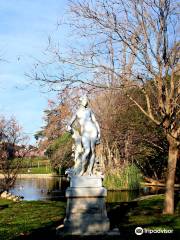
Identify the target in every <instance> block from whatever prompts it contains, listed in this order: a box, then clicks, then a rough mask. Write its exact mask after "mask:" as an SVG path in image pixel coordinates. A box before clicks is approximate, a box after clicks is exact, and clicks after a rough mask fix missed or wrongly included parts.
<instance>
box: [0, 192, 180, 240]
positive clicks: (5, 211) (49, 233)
mask: <svg viewBox="0 0 180 240" xmlns="http://www.w3.org/2000/svg"><path fill="white" fill-rule="evenodd" d="M65 207H66V202H62V201H22V202H19V203H13V202H11V201H7V200H2V199H0V240H10V239H13V240H19V239H35V240H54V239H56V236H55V228H56V227H57V226H58V225H60V224H62V223H63V218H64V216H65ZM162 207H163V196H162V195H160V196H154V197H151V198H148V199H144V200H141V201H138V202H135V201H134V202H122V203H107V210H108V216H109V219H110V224H111V228H116V227H118V228H119V229H120V236H100V237H99V236H98V237H97V236H95V237H81V238H77V237H64V238H62V237H60V238H58V239H69V240H70V239H71V240H76V239H93V240H95V239H98V240H104V239H111V240H114V239H122V240H126V239H127V240H129V239H153V240H154V239H171V240H173V239H180V238H178V234H179V231H180V216H179V215H178V214H179V212H180V203H176V214H175V215H174V216H168V215H167V216H163V215H162V214H161V212H162ZM137 226H139V227H142V228H147V229H157V228H158V229H173V230H174V233H173V234H143V235H141V236H136V235H135V233H134V230H135V228H136V227H137ZM149 237H151V238H149Z"/></svg>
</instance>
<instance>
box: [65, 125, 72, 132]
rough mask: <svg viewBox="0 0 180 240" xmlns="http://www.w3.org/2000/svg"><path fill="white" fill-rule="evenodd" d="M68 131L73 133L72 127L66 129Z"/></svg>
mask: <svg viewBox="0 0 180 240" xmlns="http://www.w3.org/2000/svg"><path fill="white" fill-rule="evenodd" d="M66 130H67V131H68V132H70V133H71V132H72V127H71V126H69V125H68V126H67V127H66Z"/></svg>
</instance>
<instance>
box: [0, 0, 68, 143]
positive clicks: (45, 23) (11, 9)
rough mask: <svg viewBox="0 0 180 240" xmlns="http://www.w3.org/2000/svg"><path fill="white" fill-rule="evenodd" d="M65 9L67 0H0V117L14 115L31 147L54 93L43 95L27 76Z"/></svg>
mask: <svg viewBox="0 0 180 240" xmlns="http://www.w3.org/2000/svg"><path fill="white" fill-rule="evenodd" d="M66 8H67V1H66V0H9V1H7V0H0V19H1V20H0V58H1V59H2V61H0V115H4V116H6V117H10V116H14V117H15V118H16V119H17V121H18V122H19V124H20V125H21V126H22V128H23V132H24V133H25V134H27V135H28V136H29V137H30V143H31V144H33V143H35V139H34V133H35V132H36V131H38V130H40V128H41V127H42V125H43V110H45V108H47V102H48V99H51V98H53V94H52V93H47V92H46V93H42V92H41V89H40V88H39V86H38V85H37V84H32V83H31V82H30V80H29V78H28V77H27V76H26V73H29V72H30V71H31V69H32V68H33V65H34V64H35V59H41V56H42V54H43V52H44V50H45V49H46V47H47V44H48V36H56V33H57V22H58V21H59V19H61V18H62V17H63V15H64V13H65V10H66ZM59 40H60V39H59ZM62 41H63V39H62Z"/></svg>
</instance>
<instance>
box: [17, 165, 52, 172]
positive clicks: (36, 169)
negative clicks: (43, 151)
mask: <svg viewBox="0 0 180 240" xmlns="http://www.w3.org/2000/svg"><path fill="white" fill-rule="evenodd" d="M19 173H25V174H26V173H27V174H28V168H22V169H20V171H19ZM29 173H30V174H49V173H53V171H52V169H51V167H50V166H48V167H46V166H39V167H32V168H30V172H29Z"/></svg>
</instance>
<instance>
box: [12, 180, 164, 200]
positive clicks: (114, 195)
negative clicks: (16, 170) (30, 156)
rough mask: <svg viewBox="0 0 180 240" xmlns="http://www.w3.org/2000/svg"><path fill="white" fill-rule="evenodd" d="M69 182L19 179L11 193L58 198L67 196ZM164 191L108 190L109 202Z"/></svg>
mask: <svg viewBox="0 0 180 240" xmlns="http://www.w3.org/2000/svg"><path fill="white" fill-rule="evenodd" d="M67 186H68V182H67V180H66V178H65V177H61V178H59V177H53V178H26V179H25V178H24V179H17V181H16V184H15V186H14V188H13V189H12V190H11V191H10V192H11V193H13V194H15V195H18V196H23V197H24V200H58V199H62V198H64V196H65V189H66V188H67ZM156 193H164V189H159V188H157V187H156V188H147V187H144V188H142V189H140V190H136V191H108V195H107V198H106V201H107V202H123V201H131V200H133V199H135V198H137V197H140V196H144V195H148V194H156Z"/></svg>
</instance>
